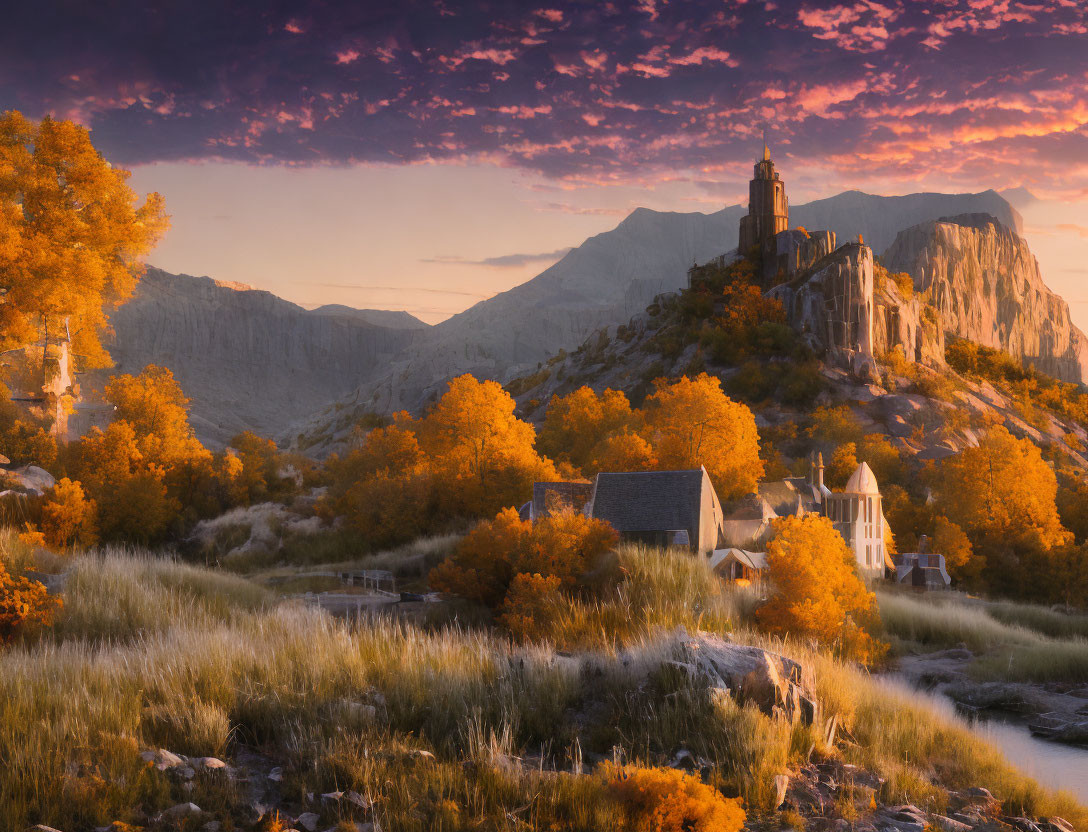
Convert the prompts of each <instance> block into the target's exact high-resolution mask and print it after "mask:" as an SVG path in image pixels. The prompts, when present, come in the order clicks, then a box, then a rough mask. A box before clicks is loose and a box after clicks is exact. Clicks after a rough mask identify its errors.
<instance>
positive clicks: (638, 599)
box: [0, 537, 1088, 830]
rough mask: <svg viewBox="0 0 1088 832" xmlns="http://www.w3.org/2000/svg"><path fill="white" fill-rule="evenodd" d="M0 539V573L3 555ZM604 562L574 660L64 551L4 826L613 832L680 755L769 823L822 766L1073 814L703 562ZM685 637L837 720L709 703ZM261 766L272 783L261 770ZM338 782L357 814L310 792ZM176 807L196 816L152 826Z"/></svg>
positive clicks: (644, 554)
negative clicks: (768, 664)
mask: <svg viewBox="0 0 1088 832" xmlns="http://www.w3.org/2000/svg"><path fill="white" fill-rule="evenodd" d="M2 543H3V545H2V546H0V552H2V553H3V557H4V560H5V562H7V563H10V564H12V565H13V566H15V565H16V563H15V562H16V561H17V560H18V559H19V557H20V553H19V552H18V551H17V548H18V547H17V546H16V545H15V544H14V543H13V541H12V540H11V538H10V537H9V538H6V539H5V541H2ZM618 557H619V566H620V567H621V568H622V570H623V573H624V575H625V578H624V580H623V582H622V584H621V585H620V587H619V589H618V590H617V592H616V594H615V596H614V599H613V600H612V601H610V602H608V603H604V604H599V605H596V606H594V607H593V608H580V607H579V606H578V605H576V604H572V606H571V608H570V610H569V612H568V613H567V618H566V620H565V623H564V624H563V625H562V628H561V629H562V630H563V632H566V633H569V634H570V636H571V637H570V639H569V641H571V642H572V643H578V642H580V643H581V644H582V645H583V646H582V648H581V649H578V647H577V645H576V644H572V646H573V647H574V649H571V650H567V651H565V652H563V653H559V652H557V651H556V650H555V649H554V648H553V647H551V646H549V645H548V644H537V645H527V646H515V645H512V644H511V643H510V642H509V641H508V640H507V639H505V638H503V637H500V636H498V635H497V634H495V633H493V632H491V631H487V630H477V631H470V630H466V629H464V628H461V627H460V626H457V625H443V626H439V627H432V628H419V627H415V626H410V625H407V624H404V623H396V622H392V621H373V622H370V623H362V624H359V625H358V626H354V627H353V626H349V625H348V624H346V623H344V622H341V621H337V620H334V619H332V618H331V617H329V616H328V615H326V614H325V613H323V612H321V611H319V610H316V609H314V608H310V607H305V606H302V605H301V604H299V603H298V602H293V601H286V602H284V601H277V600H275V599H274V598H273V596H271V595H270V594H269V593H268V592H267V591H266V590H264V589H262V588H261V587H259V586H257V585H255V584H253V583H251V582H250V581H248V580H246V579H245V578H242V577H238V576H233V575H227V574H223V573H220V572H212V571H208V570H204V569H198V568H193V567H188V566H181V565H178V564H175V563H172V562H169V561H164V560H160V559H154V558H151V557H149V556H148V555H147V554H146V553H142V552H133V551H127V552H124V551H119V550H112V551H104V552H96V553H93V554H89V555H86V556H82V557H79V558H77V559H76V560H75V561H74V562H72V564H71V568H70V572H69V575H68V578H67V584H66V590H65V593H64V597H65V607H64V611H63V613H62V614H61V616H60V618H59V620H58V621H57V623H56V626H55V627H54V628H53V629H52V630H49V631H45V632H40V633H38V634H36V635H32V636H30V637H27V638H25V639H24V640H23V642H22V643H20V644H18V645H16V646H14V647H13V648H12V649H9V650H8V651H7V652H5V653H3V654H0V759H3V760H4V761H5V765H4V766H3V768H2V769H0V825H2V826H3V828H7V829H20V828H23V827H25V826H27V825H29V824H32V823H37V822H42V823H47V824H49V825H51V826H54V827H56V828H59V829H63V830H82V829H91V828H94V827H96V826H104V825H107V824H109V823H110V822H112V821H124V822H127V823H133V824H138V825H141V826H143V825H148V826H151V827H152V828H164V829H165V828H187V829H188V828H193V829H196V828H200V825H201V824H203V823H204V822H206V821H207V820H209V819H212V818H215V819H217V820H219V821H221V822H222V823H223V827H222V828H224V829H231V828H235V829H249V828H254V827H253V824H254V823H255V822H256V817H257V812H256V810H255V809H254V805H253V804H254V803H259V804H261V808H268V809H279V810H281V811H282V812H283V814H284V816H285V817H287V816H295V815H297V814H300V813H301V812H303V811H307V810H308V811H312V812H315V813H317V814H318V815H320V824H321V825H320V826H319V827H318V828H321V829H324V828H327V827H329V826H333V825H334V824H336V823H337V822H339V821H341V820H344V819H348V818H354V819H357V820H376V821H377V822H378V823H379V824H380V826H381V828H383V829H419V830H424V829H427V830H430V829H449V830H452V829H468V828H473V829H476V828H484V829H505V828H514V827H517V828H528V829H557V828H563V829H586V830H590V829H604V828H624V827H623V826H622V824H623V823H624V822H625V821H624V818H625V817H626V816H625V815H624V814H623V811H622V809H623V807H622V806H621V805H620V804H619V803H617V799H616V797H615V795H614V794H613V792H612V791H610V790H609V788H608V786H607V783H606V780H605V777H604V775H603V774H602V771H603V769H601V768H599V767H598V765H597V764H598V762H600V761H603V760H611V759H613V758H615V757H619V758H621V759H624V760H626V761H630V762H638V763H640V764H643V765H648V766H655V765H664V764H667V763H668V762H669V761H670V760H672V759H673V758H674V756H675V755H676V754H677V752H678V751H680V750H681V749H686V750H687V751H689V752H690V753H691V754H692V755H693V756H694V757H695V758H699V759H703V760H705V761H706V762H707V763H708V768H707V769H706V779H707V782H708V783H710V784H711V785H713V786H716V787H718V788H720V789H721V790H722V791H723V792H724V793H725V794H737V795H740V796H742V797H743V798H744V799H745V803H746V807H747V809H748V812H749V815H750V817H753V818H758V817H763V818H766V819H768V820H774V821H775V822H778V820H777V819H776V815H775V813H774V812H772V811H771V808H772V803H773V802H774V800H773V797H772V796H773V794H774V788H773V777H774V775H776V774H779V773H783V772H792V773H793V775H794V777H798V776H800V772H801V769H802V767H803V766H806V765H809V764H810V763H813V762H815V763H827V764H841V763H850V764H855V765H858V766H861V767H862V768H863V769H864V770H865V771H868V772H872V773H873V774H875V775H878V776H879V777H880V778H882V782H878V781H875V780H874V781H873V782H874V783H875V784H876V792H875V798H876V800H877V801H878V802H880V803H882V804H884V803H889V804H890V803H901V802H905V801H911V802H914V803H916V804H917V805H918V806H920V807H923V808H924V809H925V810H928V811H931V812H943V811H945V810H946V808H947V805H948V801H949V799H950V798H949V790H950V789H960V788H966V787H972V786H983V787H986V788H988V789H990V790H991V791H992V792H994V794H996V795H998V796H999V797H1000V798H1001V799H1002V800H1003V801H1004V807H1005V809H1004V810H1005V811H1006V812H1010V813H1015V814H1016V815H1022V814H1025V813H1027V814H1032V815H1060V816H1062V817H1064V818H1065V819H1066V820H1068V821H1070V822H1071V823H1073V824H1074V825H1075V826H1077V827H1081V826H1082V825H1083V824H1086V823H1088V811H1086V810H1085V809H1084V808H1083V807H1080V806H1078V805H1076V803H1075V802H1074V801H1073V800H1072V799H1071V798H1069V797H1068V796H1062V795H1056V794H1053V793H1051V792H1049V791H1048V790H1046V789H1045V788H1043V787H1041V786H1039V785H1038V784H1036V783H1034V782H1032V781H1031V780H1029V779H1027V778H1025V777H1023V776H1021V775H1019V774H1017V773H1016V772H1015V771H1014V770H1013V769H1012V768H1011V767H1010V766H1009V764H1008V763H1007V762H1006V761H1005V760H1004V759H1003V758H1002V757H1001V756H1000V754H999V753H998V752H997V751H996V750H995V749H994V748H993V747H992V746H990V745H989V744H988V743H986V742H984V741H983V740H981V739H979V738H978V737H976V736H975V735H973V734H972V733H971V732H970V731H969V730H968V729H966V728H965V727H964V726H963V725H962V724H960V723H959V722H957V721H954V720H952V719H950V718H949V717H948V716H947V715H946V714H945V713H944V712H942V711H940V710H934V709H931V708H929V707H927V706H926V705H925V704H924V702H923V701H920V700H919V699H918V697H917V696H916V695H913V694H911V693H910V692H908V691H906V690H905V689H900V688H898V687H896V686H893V685H890V684H887V683H881V682H878V681H874V680H873V679H872V678H870V677H869V676H868V675H866V674H864V673H862V672H860V671H859V670H857V669H854V668H853V667H851V666H848V665H845V664H842V663H839V662H837V661H834V660H832V659H830V658H828V657H827V656H825V655H822V654H820V653H817V652H813V651H812V650H810V649H808V648H806V647H805V646H803V645H800V644H796V643H792V642H780V641H776V640H770V639H767V638H765V637H763V636H760V635H757V634H755V633H754V632H752V631H749V629H748V624H747V614H748V613H747V611H748V609H749V608H750V601H749V600H748V599H747V598H746V597H745V596H738V595H735V594H733V593H732V592H731V591H729V590H728V589H727V588H725V587H724V586H723V585H722V584H720V583H719V582H718V581H717V579H716V578H714V577H713V576H712V575H711V574H710V572H709V570H708V569H707V568H706V566H705V564H703V563H701V562H699V561H696V560H694V559H691V558H688V557H685V556H682V555H676V554H673V553H667V552H661V551H656V550H645V549H640V548H624V549H622V550H621V551H620V552H619V555H618ZM677 625H683V626H685V627H689V628H695V627H702V628H705V629H709V630H713V631H718V632H723V633H732V635H733V637H734V638H736V639H738V640H740V641H744V642H749V643H753V644H761V645H765V646H766V647H768V648H769V649H772V650H774V651H777V652H781V653H784V654H786V655H789V656H792V657H794V658H796V659H797V660H799V661H801V662H802V663H803V664H805V665H807V666H810V667H812V668H813V669H814V671H815V677H816V692H817V695H818V698H819V699H820V700H821V701H822V703H823V707H824V711H825V715H826V716H827V717H829V718H834V717H837V718H838V721H839V724H840V725H841V726H842V727H843V728H844V729H845V730H844V731H842V732H841V733H840V734H839V735H838V739H837V741H836V742H834V743H833V744H831V745H827V744H826V743H825V741H824V738H823V737H822V736H821V734H822V732H821V731H819V730H817V728H815V727H813V728H807V727H803V726H801V725H793V726H791V725H790V724H789V723H787V722H785V721H784V720H782V719H775V718H772V717H769V716H766V715H765V714H763V713H761V712H760V711H758V710H757V709H755V708H754V707H753V706H746V707H739V706H738V705H736V704H735V703H734V702H733V700H732V699H730V698H728V697H721V696H713V695H708V693H707V691H706V690H705V689H704V688H700V686H699V685H698V684H697V683H696V682H694V681H692V680H691V678H690V677H688V676H687V675H686V674H683V673H679V672H677V671H676V670H675V669H673V668H672V667H671V666H670V664H669V660H670V657H671V653H670V650H671V649H672V648H671V645H672V644H673V642H672V640H671V639H670V636H669V633H670V632H671V631H672V630H673V628H674V627H675V626H677ZM598 631H599V632H600V633H601V634H602V635H603V637H601V638H595V637H592V636H591V635H590V634H592V633H594V632H598ZM160 748H162V749H168V750H169V751H171V752H176V753H179V754H186V755H191V756H193V757H205V756H215V757H217V758H221V759H222V760H224V761H226V762H227V763H228V764H229V765H230V766H231V767H232V768H233V770H234V776H231V775H230V774H228V773H225V772H224V771H223V770H212V769H207V768H203V767H200V766H194V769H195V770H194V771H193V772H192V776H191V777H189V776H186V774H184V773H179V771H180V770H179V769H178V768H169V767H168V768H166V769H165V770H159V768H158V767H156V766H154V765H151V764H149V763H147V762H145V761H144V759H142V758H141V752H144V751H145V750H148V749H160ZM432 755H433V756H432ZM160 759H161V758H160ZM276 767H280V768H282V779H274V780H269V779H268V775H269V774H273V775H274V776H275V777H279V776H280V773H279V772H275V771H274V768H276ZM243 775H244V776H246V777H248V778H249V779H248V780H244V779H242V777H243ZM859 782H860V779H859ZM335 791H340V792H349V791H355V792H357V793H358V795H359V796H361V798H362V801H361V802H363V803H365V804H368V806H369V808H367V809H363V808H362V807H360V806H357V805H356V804H354V803H352V802H350V800H345V799H343V798H342V799H340V800H339V801H335V800H325V801H321V800H320V798H318V799H317V800H315V801H313V802H309V801H308V800H307V797H306V796H307V794H308V793H313V794H315V795H318V796H319V795H321V794H325V793H331V792H335ZM872 794H873V793H872V792H866V791H865V789H864V788H861V787H860V786H858V787H856V788H855V787H854V786H851V787H850V789H846V788H845V787H843V789H842V790H841V791H839V792H838V793H837V796H836V798H835V801H836V802H835V803H834V804H833V806H832V808H831V810H830V811H831V812H832V814H833V815H836V816H842V817H848V818H851V819H852V818H855V817H857V816H858V813H859V812H860V813H864V812H866V811H868V806H869V802H868V801H869V800H870V799H871V798H870V797H868V796H867V795H872ZM187 802H192V803H194V804H196V805H197V806H199V807H200V809H201V810H202V814H200V815H199V816H196V815H194V816H193V817H192V818H190V819H189V820H184V821H177V822H175V820H172V819H171V816H170V815H166V816H164V817H163V818H162V819H161V820H156V818H159V817H160V813H161V812H163V811H164V810H169V809H170V807H174V806H176V805H178V804H184V803H187ZM515 819H516V820H515ZM781 819H782V822H789V823H791V824H793V825H794V826H795V827H799V826H800V825H802V824H803V823H804V822H805V821H804V820H803V819H802V818H792V819H791V817H789V816H782V817H781ZM198 820H199V823H197V821H198Z"/></svg>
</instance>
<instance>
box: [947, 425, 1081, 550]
mask: <svg viewBox="0 0 1088 832" xmlns="http://www.w3.org/2000/svg"><path fill="white" fill-rule="evenodd" d="M936 486H937V498H938V507H939V509H940V510H941V512H942V513H943V514H944V515H946V516H947V517H955V518H956V522H957V523H958V524H959V525H960V526H962V527H963V529H964V531H966V532H967V534H968V535H970V536H972V537H973V538H974V537H978V538H981V539H987V540H990V541H1019V542H1022V543H1024V544H1026V545H1031V546H1038V547H1041V548H1043V549H1049V548H1050V547H1052V546H1058V545H1062V544H1064V543H1066V542H1068V541H1069V540H1070V539H1071V537H1072V535H1070V534H1069V532H1068V531H1066V529H1065V528H1064V527H1063V526H1062V524H1061V521H1060V519H1059V518H1058V510H1057V507H1056V504H1055V497H1056V495H1057V491H1058V481H1057V478H1056V476H1055V475H1054V472H1053V470H1051V468H1050V466H1049V465H1047V464H1046V461H1045V460H1044V459H1043V456H1042V454H1041V453H1040V452H1039V448H1038V447H1037V446H1036V445H1035V444H1034V443H1032V442H1029V441H1028V440H1026V439H1017V438H1016V437H1015V436H1013V435H1012V434H1011V433H1009V432H1008V431H1007V430H1006V429H1005V428H1004V427H1000V426H997V427H993V428H991V429H990V430H989V431H987V432H986V434H985V436H983V437H982V439H981V441H980V442H979V444H978V446H977V447H973V448H964V449H963V450H962V451H961V452H960V453H958V454H956V455H955V456H951V457H949V458H948V459H946V460H944V461H943V462H942V463H941V466H940V469H939V471H938V472H937V477H936Z"/></svg>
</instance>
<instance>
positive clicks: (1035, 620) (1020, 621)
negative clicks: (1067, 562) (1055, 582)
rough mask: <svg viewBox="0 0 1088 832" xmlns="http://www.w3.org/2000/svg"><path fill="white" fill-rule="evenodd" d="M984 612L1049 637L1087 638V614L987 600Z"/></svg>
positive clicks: (1036, 605)
mask: <svg viewBox="0 0 1088 832" xmlns="http://www.w3.org/2000/svg"><path fill="white" fill-rule="evenodd" d="M983 608H984V609H985V610H986V614H987V615H989V616H990V617H991V618H995V619H997V620H998V621H1001V622H1003V623H1005V624H1010V625H1013V626H1018V627H1024V628H1026V629H1028V630H1034V631H1035V632H1037V633H1041V634H1042V635H1044V636H1050V637H1051V638H1088V615H1086V614H1084V613H1074V612H1061V611H1059V610H1054V609H1050V608H1049V607H1043V606H1039V605H1038V604H1021V603H1017V602H1015V601H988V602H986V603H985V606H984V607H983Z"/></svg>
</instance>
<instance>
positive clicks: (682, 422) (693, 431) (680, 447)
mask: <svg viewBox="0 0 1088 832" xmlns="http://www.w3.org/2000/svg"><path fill="white" fill-rule="evenodd" d="M656 385H657V390H656V392H654V394H653V395H652V396H650V397H649V399H647V401H646V406H645V409H644V413H645V419H646V434H647V437H648V438H649V440H650V443H651V444H652V445H653V448H654V452H655V454H656V456H657V464H658V467H659V468H661V469H676V468H698V467H699V466H700V465H703V466H705V467H706V470H707V472H708V473H709V474H710V478H711V479H712V480H713V481H714V486H715V488H716V489H717V491H718V494H719V496H720V497H721V498H722V499H723V500H731V499H734V498H736V497H741V496H743V495H745V494H749V493H751V492H752V491H754V490H755V487H756V485H757V484H758V483H759V481H760V479H761V478H762V477H763V461H762V460H761V459H760V458H759V431H758V430H757V429H756V420H755V416H753V415H752V411H751V410H749V409H748V408H747V407H745V406H744V405H743V404H740V403H739V402H735V401H733V400H732V399H730V398H729V397H728V396H726V395H725V393H723V392H722V387H721V382H720V381H719V380H718V379H716V378H714V377H713V376H709V375H707V374H706V373H702V374H700V375H699V376H698V377H697V378H695V379H692V378H689V377H687V376H684V377H683V378H681V379H679V380H678V381H675V382H672V383H670V382H667V381H665V380H659V381H658V382H656Z"/></svg>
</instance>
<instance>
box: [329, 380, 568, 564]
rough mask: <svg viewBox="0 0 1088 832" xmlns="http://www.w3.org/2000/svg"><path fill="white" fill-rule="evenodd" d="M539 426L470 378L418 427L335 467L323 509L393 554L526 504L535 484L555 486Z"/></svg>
mask: <svg viewBox="0 0 1088 832" xmlns="http://www.w3.org/2000/svg"><path fill="white" fill-rule="evenodd" d="M535 441H536V432H535V430H534V428H533V426H532V425H530V424H528V423H527V422H523V421H522V420H520V419H518V418H517V416H515V415H514V400H513V399H512V398H511V397H510V394H509V393H507V392H506V391H505V390H503V389H502V387H500V386H499V385H498V384H496V383H495V382H493V381H482V382H481V381H477V380H476V379H475V378H473V377H472V376H470V375H464V376H460V377H459V378H455V379H454V380H453V381H451V382H450V385H449V389H448V390H447V392H446V393H445V395H443V396H442V398H441V399H439V400H438V402H436V403H435V405H434V406H433V407H432V408H431V409H430V410H429V411H428V412H427V413H426V414H425V415H424V416H423V417H422V418H420V419H412V418H411V417H410V416H409V415H408V414H407V413H400V414H397V416H396V417H395V418H394V421H393V424H391V425H388V426H386V427H380V428H376V429H374V430H372V431H370V433H368V434H367V435H366V436H365V437H364V438H363V439H362V440H361V441H360V442H359V444H358V445H357V446H356V447H355V448H353V449H352V450H351V451H349V452H348V453H346V454H343V455H340V456H336V457H334V458H332V459H330V460H329V463H328V467H327V470H328V475H329V476H328V479H329V495H328V497H327V498H326V500H325V501H324V502H323V503H322V507H321V510H322V511H323V512H324V513H326V514H327V515H329V516H341V517H344V518H346V521H347V523H348V525H349V526H350V527H351V528H353V529H354V530H355V531H356V532H357V533H358V534H359V535H361V536H362V537H363V539H364V540H365V541H366V542H367V543H368V544H369V545H371V546H392V545H396V544H398V543H404V542H406V541H408V540H412V539H413V538H415V537H418V536H419V535H421V534H427V533H432V532H435V531H439V530H441V529H443V528H445V527H446V526H448V525H450V524H453V523H457V522H464V521H465V520H470V519H477V518H480V517H490V516H493V515H494V514H495V512H497V511H498V510H499V509H501V508H502V507H503V506H508V505H519V504H520V503H522V502H523V501H524V500H525V498H526V495H528V494H529V492H530V491H531V489H532V483H533V482H535V481H537V480H553V479H557V478H558V476H559V474H558V472H557V471H556V469H555V466H554V465H553V464H552V463H551V461H550V460H548V459H547V458H546V457H542V456H541V455H540V454H539V453H537V450H536V447H535Z"/></svg>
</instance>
